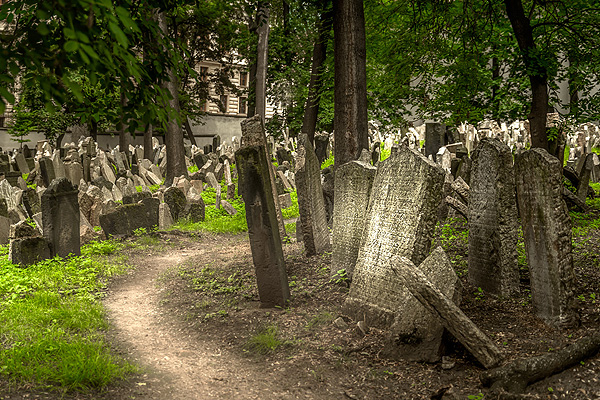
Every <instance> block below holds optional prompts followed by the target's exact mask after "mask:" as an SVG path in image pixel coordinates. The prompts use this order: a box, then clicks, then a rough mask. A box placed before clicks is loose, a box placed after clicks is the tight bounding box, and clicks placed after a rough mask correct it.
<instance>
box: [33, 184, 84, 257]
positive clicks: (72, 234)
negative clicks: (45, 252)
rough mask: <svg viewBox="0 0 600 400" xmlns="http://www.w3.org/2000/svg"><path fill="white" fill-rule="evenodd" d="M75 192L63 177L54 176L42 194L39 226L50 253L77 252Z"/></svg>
mask: <svg viewBox="0 0 600 400" xmlns="http://www.w3.org/2000/svg"><path fill="white" fill-rule="evenodd" d="M77 194H78V191H77V187H76V186H73V185H72V184H71V182H70V181H69V180H68V179H67V178H57V179H55V180H53V181H52V183H51V184H50V186H49V187H48V189H46V191H45V192H44V194H43V195H42V226H43V230H44V237H45V238H46V240H48V243H50V249H51V251H52V255H58V256H60V257H66V256H68V255H69V254H73V255H75V256H79V255H81V249H80V241H79V237H80V232H79V202H78V201H77Z"/></svg>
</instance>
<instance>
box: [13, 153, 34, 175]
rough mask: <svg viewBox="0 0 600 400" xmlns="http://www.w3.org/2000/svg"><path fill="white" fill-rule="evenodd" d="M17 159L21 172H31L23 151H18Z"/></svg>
mask: <svg viewBox="0 0 600 400" xmlns="http://www.w3.org/2000/svg"><path fill="white" fill-rule="evenodd" d="M15 161H16V162H17V166H18V167H19V172H21V173H22V174H28V173H30V172H31V171H30V170H29V165H28V164H27V161H26V160H25V156H24V155H23V153H17V155H16V156H15Z"/></svg>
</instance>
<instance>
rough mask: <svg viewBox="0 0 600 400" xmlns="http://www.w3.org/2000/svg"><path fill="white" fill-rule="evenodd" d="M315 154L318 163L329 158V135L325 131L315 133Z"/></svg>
mask: <svg viewBox="0 0 600 400" xmlns="http://www.w3.org/2000/svg"><path fill="white" fill-rule="evenodd" d="M315 154H316V155H317V159H318V160H319V162H320V163H322V162H323V161H325V160H327V159H328V158H329V135H328V134H327V133H326V132H322V133H317V134H316V135H315Z"/></svg>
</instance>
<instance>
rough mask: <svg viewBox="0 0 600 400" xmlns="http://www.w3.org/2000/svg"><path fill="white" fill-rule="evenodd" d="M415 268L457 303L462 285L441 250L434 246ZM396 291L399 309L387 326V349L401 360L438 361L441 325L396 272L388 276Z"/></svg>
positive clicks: (440, 349)
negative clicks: (388, 327) (388, 326)
mask: <svg viewBox="0 0 600 400" xmlns="http://www.w3.org/2000/svg"><path fill="white" fill-rule="evenodd" d="M418 269H419V270H420V271H421V272H422V273H423V274H424V275H425V276H426V277H427V279H428V280H429V282H431V283H432V284H433V285H434V286H435V287H437V288H438V289H439V290H440V291H441V292H442V293H443V294H444V295H445V296H446V297H447V298H449V299H451V300H452V301H453V303H454V304H456V305H459V304H460V299H461V290H462V284H461V283H460V279H458V276H456V272H454V269H453V268H452V264H451V263H450V260H449V259H448V256H447V255H446V253H444V250H442V248H441V247H437V248H436V249H435V250H433V252H432V253H431V255H430V256H429V257H427V258H426V259H425V261H423V262H422V263H421V264H420V265H419V267H418ZM390 281H394V283H393V285H394V286H397V287H399V288H401V289H400V290H399V292H398V295H397V296H398V300H397V302H398V304H399V308H398V309H397V310H396V318H395V320H394V322H393V324H392V326H391V328H390V336H389V341H388V343H387V346H386V352H387V353H388V354H389V355H390V356H392V357H395V358H402V359H404V360H414V361H424V362H437V361H439V360H440V358H441V356H442V354H443V351H444V347H445V346H444V345H445V343H444V340H443V339H444V326H443V325H442V323H441V322H440V320H439V319H438V318H437V316H435V315H433V314H432V313H430V312H429V311H428V310H427V309H426V308H425V307H424V306H423V305H422V304H421V303H420V302H419V300H417V299H416V298H415V297H414V296H413V295H412V294H411V293H410V291H409V290H408V288H406V287H405V286H404V285H403V284H402V283H401V281H400V280H399V278H398V277H397V276H396V274H393V275H392V276H390Z"/></svg>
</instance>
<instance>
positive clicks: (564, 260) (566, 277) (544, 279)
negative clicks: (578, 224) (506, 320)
mask: <svg viewBox="0 0 600 400" xmlns="http://www.w3.org/2000/svg"><path fill="white" fill-rule="evenodd" d="M515 170H516V181H517V199H518V201H519V211H520V214H521V224H522V225H523V236H524V238H525V251H526V254H527V263H528V264H529V271H530V274H531V299H532V303H533V308H534V310H535V314H536V315H537V316H538V317H540V318H541V319H542V320H544V321H545V322H546V323H547V324H549V325H554V326H560V327H569V326H574V325H576V324H577V323H578V322H579V317H578V315H577V311H576V306H575V292H574V288H575V273H574V272H573V255H572V253H571V251H572V248H571V219H570V217H569V213H568V210H567V206H566V204H565V202H564V201H563V198H562V191H563V180H562V165H561V164H560V162H559V161H558V159H557V158H556V157H553V156H552V155H550V154H549V153H548V152H547V151H546V150H543V149H538V148H536V149H532V150H528V151H526V152H524V153H522V154H521V155H519V156H518V157H517V161H516V163H515Z"/></svg>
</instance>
